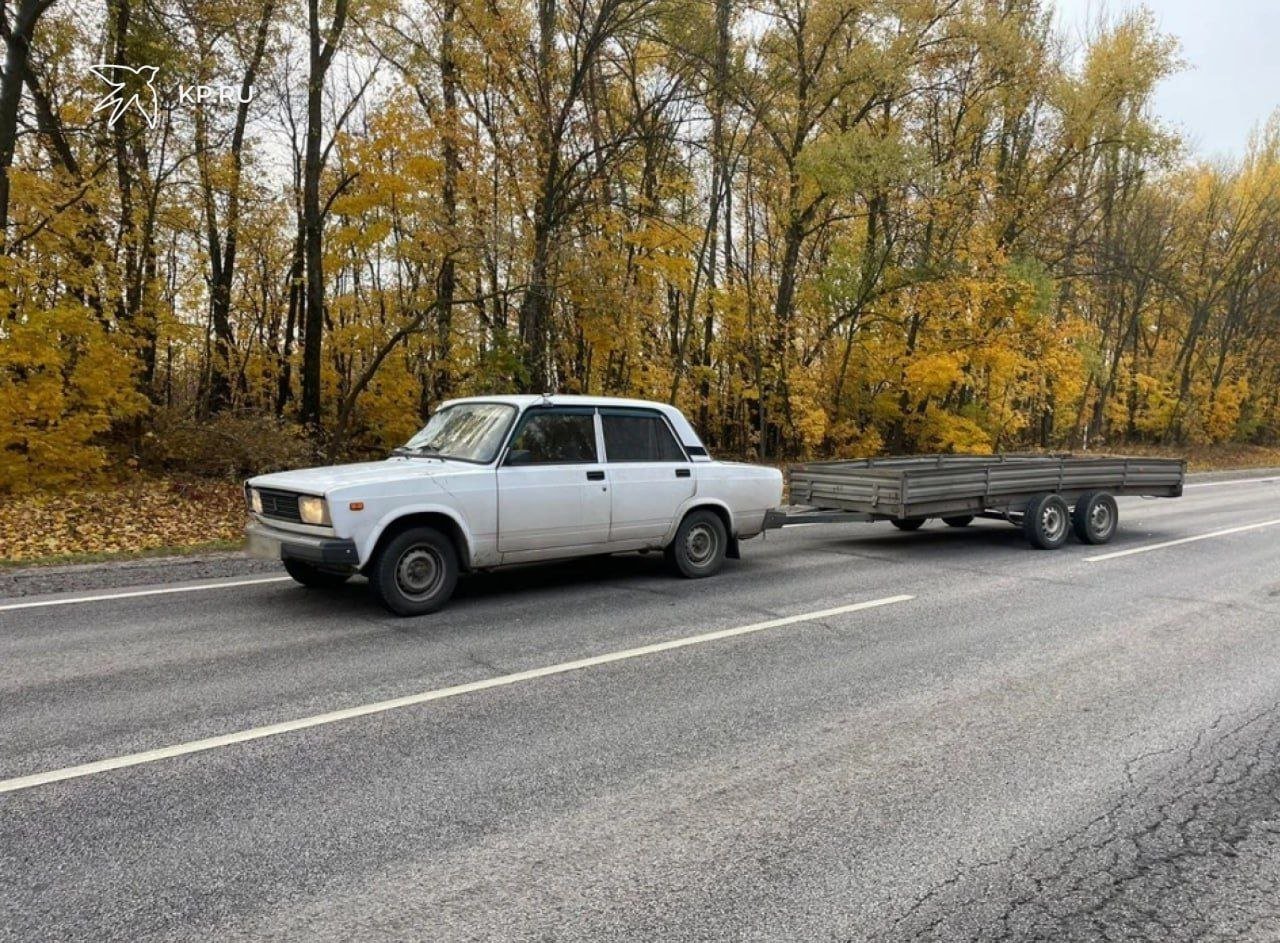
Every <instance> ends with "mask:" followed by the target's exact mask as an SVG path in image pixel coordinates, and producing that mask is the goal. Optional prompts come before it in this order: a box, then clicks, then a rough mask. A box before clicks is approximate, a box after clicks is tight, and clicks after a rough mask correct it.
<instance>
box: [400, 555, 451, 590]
mask: <svg viewBox="0 0 1280 943" xmlns="http://www.w3.org/2000/svg"><path fill="white" fill-rule="evenodd" d="M443 583H444V560H443V559H442V558H441V556H440V552H439V551H438V550H436V549H435V548H434V547H429V546H417V547H410V548H409V549H408V550H406V551H405V552H404V553H402V554H401V555H400V559H399V560H398V561H397V562H396V588H397V589H399V590H400V592H401V593H403V594H404V596H405V598H407V599H411V600H414V601H415V602H416V601H421V600H423V599H429V598H431V597H432V596H434V595H435V594H436V592H437V591H438V590H439V589H440V586H441V584H443Z"/></svg>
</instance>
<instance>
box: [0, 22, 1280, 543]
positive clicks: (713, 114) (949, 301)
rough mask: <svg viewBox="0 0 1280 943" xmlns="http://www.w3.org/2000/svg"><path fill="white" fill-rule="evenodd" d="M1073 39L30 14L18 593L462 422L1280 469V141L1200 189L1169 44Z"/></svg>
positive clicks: (4, 204) (3, 115) (20, 154)
mask: <svg viewBox="0 0 1280 943" xmlns="http://www.w3.org/2000/svg"><path fill="white" fill-rule="evenodd" d="M1053 13H1054V11H1053V8H1052V5H1051V4H1050V3H1047V2H1042V0H752V2H741V0H323V2H322V0H226V2H219V3H200V2H196V0H78V2H70V0H5V2H4V3H3V4H2V5H0V40H2V41H3V42H4V44H5V54H4V72H3V76H2V78H0V404H2V405H0V557H9V558H14V559H16V558H22V557H31V556H39V555H41V554H47V553H52V552H61V551H63V550H67V549H81V550H83V549H91V550H92V549H99V548H102V547H114V546H116V543H118V541H117V542H115V543H113V542H112V541H113V538H112V537H111V535H110V531H111V529H112V527H111V526H109V525H108V524H104V523H101V522H97V523H95V521H94V519H95V518H101V517H102V509H103V505H104V503H109V502H104V501H103V500H101V499H100V498H84V497H83V496H84V495H90V496H92V495H100V494H102V493H104V491H103V489H106V490H107V492H109V491H110V490H111V489H112V488H117V489H118V488H121V487H123V488H125V490H126V491H128V493H129V494H130V495H133V497H130V498H129V499H128V500H127V501H125V502H124V503H125V504H128V503H129V502H133V504H132V505H131V506H133V507H135V509H136V508H137V507H140V506H141V505H139V503H138V502H143V503H146V502H151V504H152V505H154V506H153V507H152V510H151V512H150V516H152V517H154V516H157V515H158V516H159V517H160V518H168V519H172V526H173V527H178V524H179V523H181V525H182V529H183V531H182V532H183V534H184V535H185V534H186V529H190V530H191V531H192V532H193V534H194V535H195V536H199V535H204V536H205V537H209V536H230V533H231V528H232V527H233V524H232V523H228V522H231V521H235V520H236V518H237V517H238V511H237V510H235V498H234V485H233V484H228V485H226V486H222V485H218V484H217V483H216V479H217V478H219V477H221V478H224V479H227V480H228V481H229V480H230V479H233V478H235V477H236V476H242V475H245V474H248V473H250V472H254V471H258V470H262V469H267V468H275V467H282V466H285V465H295V464H304V463H306V462H310V461H319V460H324V461H333V460H341V459H347V458H359V457H366V456H371V455H379V454H382V453H384V452H385V451H386V450H387V449H389V448H390V447H392V446H394V445H396V444H398V443H400V442H402V441H403V440H405V439H406V438H408V436H409V435H410V434H411V433H412V432H413V431H414V430H415V429H416V428H417V427H418V426H419V425H420V424H421V423H422V421H423V418H424V416H425V415H426V414H427V413H428V412H429V411H430V410H431V409H432V408H434V405H435V404H436V403H438V402H440V401H441V400H443V399H446V398H449V397H452V396H461V395H469V394H478V393H493V392H507V391H534V392H543V391H559V392H563V393H593V394H622V395H629V396H639V397H644V398H651V399H658V400H664V401H669V402H673V403H676V404H677V405H679V406H680V407H681V408H682V409H684V410H685V411H686V413H687V414H688V415H689V416H690V417H691V419H692V420H693V421H694V424H695V425H696V426H697V427H698V429H699V430H700V432H701V433H702V435H703V437H704V438H705V440H706V441H707V443H708V445H709V446H710V448H711V449H712V450H713V452H715V453H717V454H720V455H723V456H731V457H732V456H737V457H745V458H750V459H754V460H764V461H775V462H779V461H784V460H787V459H790V458H794V457H801V456H815V455H818V456H848V455H866V454H877V453H882V452H904V451H922V452H934V451H961V452H963V451H988V450H1012V449H1025V448H1036V449H1062V448H1069V449H1081V448H1089V449H1104V448H1105V449H1112V450H1115V449H1119V448H1122V447H1123V448H1126V449H1165V450H1167V449H1171V448H1172V449H1191V450H1197V449H1198V450H1200V452H1201V453H1203V452H1204V450H1206V449H1216V450H1219V451H1221V453H1222V454H1238V453H1239V451H1240V449H1242V448H1245V447H1249V446H1255V447H1258V448H1266V447H1268V446H1273V445H1275V444H1276V443H1277V441H1278V440H1280V356H1278V354H1280V238H1278V237H1280V123H1278V122H1277V121H1275V120H1272V121H1271V122H1269V123H1264V124H1262V125H1261V126H1260V128H1259V130H1258V131H1257V132H1256V133H1255V135H1254V136H1253V139H1252V140H1251V141H1250V142H1249V143H1248V145H1247V147H1245V148H1244V149H1243V150H1242V152H1241V155H1240V156H1239V157H1238V158H1234V159H1230V160H1217V161H1212V162H1211V161H1206V160H1203V159H1198V158H1196V157H1195V156H1194V155H1193V154H1192V153H1191V152H1190V151H1189V150H1188V149H1187V148H1186V147H1184V146H1183V144H1182V143H1181V142H1180V141H1179V139H1178V137H1177V135H1176V134H1175V133H1174V132H1173V130H1171V129H1170V128H1168V127H1165V126H1163V125H1162V123H1161V122H1160V120H1158V118H1157V117H1156V116H1155V114H1154V112H1153V107H1152V101H1153V94H1154V92H1155V90H1156V88H1157V86H1158V85H1159V83H1160V82H1161V81H1162V80H1163V79H1164V78H1166V77H1167V76H1169V75H1170V74H1172V73H1173V72H1174V71H1176V70H1177V69H1179V68H1180V67H1181V65H1182V64H1181V63H1180V61H1179V53H1178V48H1177V44H1176V42H1175V41H1174V40H1173V39H1172V38H1170V37H1168V36H1165V35H1162V34H1161V33H1160V32H1159V30H1158V29H1157V27H1156V25H1155V20H1154V18H1153V16H1152V15H1151V14H1150V13H1149V12H1147V11H1145V10H1141V9H1140V10H1138V11H1136V12H1126V13H1123V14H1120V15H1117V16H1113V17H1110V18H1099V19H1097V20H1096V21H1095V22H1094V23H1093V25H1092V26H1091V27H1090V29H1089V30H1088V31H1087V35H1085V36H1083V37H1076V38H1075V39H1068V38H1067V37H1065V36H1064V35H1061V34H1060V33H1059V32H1058V31H1056V30H1055V29H1054V27H1053ZM103 64H107V65H112V66H126V67H129V69H133V70H138V71H137V72H136V73H134V72H129V71H128V70H122V69H115V70H106V71H107V73H108V74H109V75H112V76H114V77H116V78H117V79H118V80H119V81H121V82H122V83H123V88H121V89H120V90H119V91H118V94H117V99H118V100H120V101H121V102H123V103H125V104H128V105H129V107H127V108H124V109H123V110H122V111H119V113H118V115H117V109H115V108H114V107H113V105H112V103H111V102H108V105H107V107H103V108H99V107H97V106H98V105H99V104H100V103H101V102H103V101H104V100H106V99H107V98H108V97H109V94H108V93H110V92H112V89H111V87H110V86H109V85H108V84H107V83H106V82H104V80H103V78H102V77H101V74H100V73H102V72H103V71H104V70H102V69H101V68H99V69H97V70H95V69H94V68H93V67H95V66H102V65H103ZM147 67H150V70H149V69H148V68H147ZM152 73H154V79H152V80H151V83H150V84H147V79H148V78H149V76H150V75H151V74H152ZM193 86H207V87H209V88H210V89H212V91H211V92H210V93H208V94H207V95H205V94H197V93H196V92H195V90H194V89H193ZM153 90H154V96H155V97H154V99H152V98H151V95H152V93H153ZM134 95H137V96H138V97H137V99H136V100H132V97H133V96H134ZM153 103H154V109H155V111H154V114H148V108H149V107H152V104H153ZM113 118H114V120H113ZM151 119H154V120H151ZM210 479H215V481H213V482H212V483H210ZM157 493H158V494H159V495H160V497H158V498H157V497H156V495H157ZM200 495H214V496H215V497H212V498H208V499H207V500H204V499H201V498H200V497H199V496H200ZM193 496H194V497H193ZM202 501H203V504H204V505H209V506H210V507H214V506H216V507H217V508H218V510H217V511H210V512H209V514H211V515H212V516H213V517H216V518H217V520H218V521H220V522H222V523H220V524H218V525H217V526H219V527H222V531H226V533H225V535H224V534H223V532H222V531H218V532H217V533H211V532H210V531H209V529H208V526H212V524H210V522H209V521H206V520H205V519H204V518H201V517H200V515H199V514H193V513H192V512H191V508H192V507H193V506H195V505H201V504H202ZM86 502H87V503H86ZM117 503H119V501H118V496H117ZM160 505H163V506H166V507H168V508H170V511H169V512H167V513H165V512H162V511H160V510H158V507H159V506H160ZM202 506H203V505H202ZM77 509H78V510H77ZM184 515H185V516H184ZM180 517H181V518H182V520H181V521H180V522H179V520H178V518H180ZM51 521H54V523H52V524H51V523H50V522H51ZM206 525H208V526H206ZM115 526H116V527H118V526H123V525H122V524H121V523H120V522H117V523H116V525H115ZM135 526H137V527H141V528H142V529H143V530H144V531H145V530H147V528H146V527H145V525H141V524H135ZM234 526H238V521H237V522H236V523H235V524H234ZM100 532H101V534H100V536H93V535H95V534H99V533H100ZM148 533H150V532H149V531H148ZM57 535H62V536H57ZM67 535H70V536H67ZM77 535H78V536H77ZM153 537H154V539H152V538H153ZM172 537H173V535H172V533H171V532H170V533H169V534H168V536H161V537H155V536H154V535H151V536H147V537H146V538H145V539H144V540H142V541H141V544H139V541H136V540H135V541H132V542H129V541H126V542H125V544H124V545H126V546H135V545H145V544H146V542H147V541H148V540H150V541H151V545H157V546H158V545H160V544H163V543H166V542H174V540H172V539H171V538H172ZM192 539H195V538H194V537H188V536H183V537H182V538H181V540H180V541H178V542H190V540H192Z"/></svg>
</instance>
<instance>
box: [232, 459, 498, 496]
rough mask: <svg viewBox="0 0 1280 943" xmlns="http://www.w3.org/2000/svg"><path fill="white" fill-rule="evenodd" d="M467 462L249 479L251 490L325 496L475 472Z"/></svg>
mask: <svg viewBox="0 0 1280 943" xmlns="http://www.w3.org/2000/svg"><path fill="white" fill-rule="evenodd" d="M475 469H476V466H475V465H473V464H471V463H469V462H457V461H451V460H449V459H439V458H415V457H410V456H403V457H394V458H388V459H386V460H385V461H381V462H354V463H352V464H350V465H322V466H320V467H318V468H299V469H296V470H294V471H285V472H273V473H272V474H270V475H259V476H257V477H256V478H250V479H249V484H250V485H251V486H252V487H254V488H279V489H280V490H282V491H300V492H302V493H303V494H328V493H329V492H331V491H336V490H338V489H339V488H349V487H353V486H359V485H371V484H378V485H381V484H392V483H394V482H397V481H421V480H422V479H423V478H438V477H440V476H443V475H448V474H452V473H455V472H459V471H475Z"/></svg>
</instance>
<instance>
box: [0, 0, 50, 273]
mask: <svg viewBox="0 0 1280 943" xmlns="http://www.w3.org/2000/svg"><path fill="white" fill-rule="evenodd" d="M52 4H53V0H19V3H18V5H17V10H16V12H15V13H14V16H13V20H12V22H10V20H9V16H8V12H7V11H6V10H5V9H4V7H3V6H0V34H3V38H4V46H5V49H4V76H3V77H0V251H3V249H4V247H5V246H6V245H7V244H8V240H7V235H8V230H9V168H10V167H11V166H13V154H14V151H15V150H16V148H17V144H18V103H19V101H20V100H21V98H22V81H23V77H24V76H25V75H26V73H27V58H28V56H29V54H30V52H31V40H32V37H33V36H34V34H35V29H36V22H37V21H38V20H39V19H40V17H41V15H43V14H44V12H45V11H46V10H47V9H49V7H50V6H51V5H52Z"/></svg>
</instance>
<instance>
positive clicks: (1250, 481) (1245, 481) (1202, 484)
mask: <svg viewBox="0 0 1280 943" xmlns="http://www.w3.org/2000/svg"><path fill="white" fill-rule="evenodd" d="M1277 481H1280V477H1277V476H1275V475H1272V476H1271V477H1270V478H1229V479H1227V480H1226V481H1193V482H1192V483H1191V484H1189V485H1183V486H1182V488H1183V490H1184V491H1185V490H1186V489H1187V488H1221V487H1224V486H1226V485H1270V484H1275V483H1276V482H1277Z"/></svg>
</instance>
